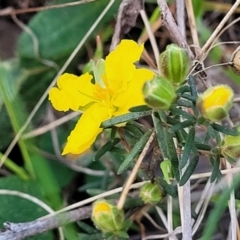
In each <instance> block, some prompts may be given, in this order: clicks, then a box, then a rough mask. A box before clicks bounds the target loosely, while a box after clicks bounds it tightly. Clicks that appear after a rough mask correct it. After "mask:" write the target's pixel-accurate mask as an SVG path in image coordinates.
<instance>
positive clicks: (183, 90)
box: [176, 85, 190, 94]
mask: <svg viewBox="0 0 240 240" xmlns="http://www.w3.org/2000/svg"><path fill="white" fill-rule="evenodd" d="M185 92H190V87H189V86H188V85H183V86H181V87H179V88H178V89H177V90H176V93H180V94H183V93H185Z"/></svg>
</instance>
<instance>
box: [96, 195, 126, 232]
mask: <svg viewBox="0 0 240 240" xmlns="http://www.w3.org/2000/svg"><path fill="white" fill-rule="evenodd" d="M92 221H93V222H94V224H95V226H96V227H97V228H98V229H100V230H101V231H103V232H116V231H119V230H121V229H122V228H123V223H124V213H123V210H122V209H118V208H117V207H116V206H115V205H113V204H112V203H110V202H109V201H106V200H105V199H100V200H97V201H96V202H95V203H94V204H93V210H92Z"/></svg>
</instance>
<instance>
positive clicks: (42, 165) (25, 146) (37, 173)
mask: <svg viewBox="0 0 240 240" xmlns="http://www.w3.org/2000/svg"><path fill="white" fill-rule="evenodd" d="M24 76H25V75H24V72H22V71H20V70H19V68H18V67H17V65H15V62H6V63H2V64H1V65H0V93H1V95H2V97H3V101H4V104H5V106H6V109H7V112H8V114H9V116H10V120H11V123H12V126H13V129H14V132H15V133H17V132H18V131H19V129H20V128H21V126H22V125H23V124H24V123H25V121H26V119H27V116H28V113H27V112H26V109H25V106H24V103H23V101H22V99H21V97H20V96H19V95H18V89H17V86H18V85H16V84H15V81H16V80H15V79H16V78H21V79H24ZM18 81H20V80H18ZM18 145H19V147H20V150H21V154H22V157H23V160H24V163H25V168H26V170H27V171H28V172H29V173H30V176H31V178H32V179H35V178H36V179H37V181H39V184H40V187H41V188H42V190H43V192H44V194H45V196H46V198H47V199H48V200H49V201H50V202H51V204H52V206H54V207H55V208H58V207H60V205H61V199H60V188H59V186H58V184H57V182H56V179H55V178H54V176H53V174H52V171H51V169H50V167H49V165H48V163H47V161H46V159H44V158H43V157H42V156H41V155H40V154H39V153H38V152H36V150H32V149H31V148H32V147H33V146H35V145H36V144H35V142H34V140H33V139H26V140H24V139H21V138H20V139H19V141H18Z"/></svg>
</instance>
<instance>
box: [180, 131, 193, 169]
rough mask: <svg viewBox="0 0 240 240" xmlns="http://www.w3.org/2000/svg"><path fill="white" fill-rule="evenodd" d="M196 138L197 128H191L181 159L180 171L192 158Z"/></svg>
mask: <svg viewBox="0 0 240 240" xmlns="http://www.w3.org/2000/svg"><path fill="white" fill-rule="evenodd" d="M194 138H195V128H194V127H191V129H190V131H189V134H188V137H187V141H186V143H185V146H184V150H183V154H182V158H181V160H180V163H179V167H180V169H182V168H184V167H185V165H186V164H187V162H188V159H189V157H190V154H191V151H192V147H193V144H194Z"/></svg>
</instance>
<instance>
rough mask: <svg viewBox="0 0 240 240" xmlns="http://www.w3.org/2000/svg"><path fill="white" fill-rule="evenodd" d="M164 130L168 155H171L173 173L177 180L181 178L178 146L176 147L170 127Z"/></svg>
mask: <svg viewBox="0 0 240 240" xmlns="http://www.w3.org/2000/svg"><path fill="white" fill-rule="evenodd" d="M164 132H165V136H166V143H167V150H168V156H169V159H170V161H171V164H172V170H173V174H174V177H175V179H176V181H179V179H180V173H179V160H178V155H177V151H176V147H175V144H174V141H173V137H172V136H171V134H170V132H169V129H165V130H164Z"/></svg>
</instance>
